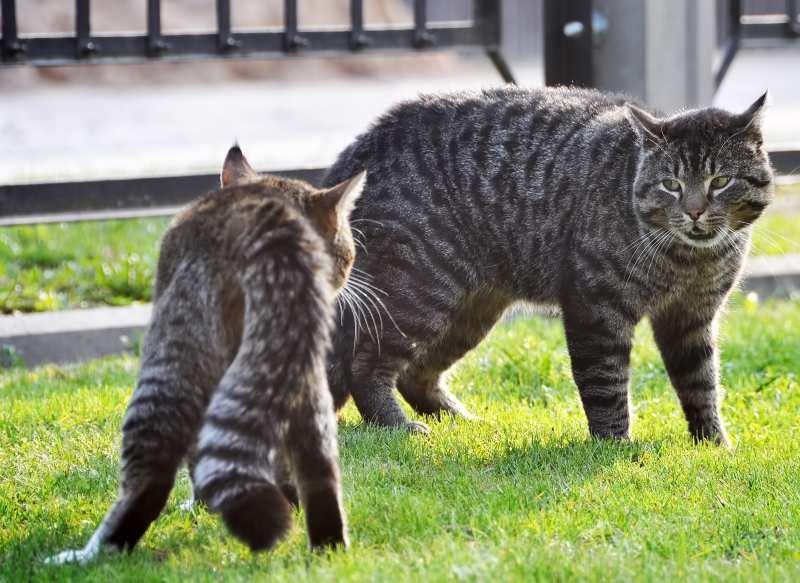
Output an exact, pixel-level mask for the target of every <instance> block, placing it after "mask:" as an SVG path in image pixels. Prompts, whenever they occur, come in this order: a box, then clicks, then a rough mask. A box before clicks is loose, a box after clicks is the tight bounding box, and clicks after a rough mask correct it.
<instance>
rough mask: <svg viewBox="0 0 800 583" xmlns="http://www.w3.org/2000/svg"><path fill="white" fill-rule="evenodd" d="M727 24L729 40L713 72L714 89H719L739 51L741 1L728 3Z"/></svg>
mask: <svg viewBox="0 0 800 583" xmlns="http://www.w3.org/2000/svg"><path fill="white" fill-rule="evenodd" d="M728 10H729V11H730V12H729V13H728V22H729V25H730V38H729V39H728V42H727V43H725V48H724V49H723V53H722V59H721V60H720V62H719V65H718V66H717V68H716V70H715V71H714V87H715V88H719V86H720V85H721V84H722V80H723V79H724V78H725V75H726V74H727V72H728V69H730V66H731V63H733V58H734V57H735V56H736V53H737V52H738V51H739V44H740V40H741V38H742V1H741V0H730V1H729V3H728Z"/></svg>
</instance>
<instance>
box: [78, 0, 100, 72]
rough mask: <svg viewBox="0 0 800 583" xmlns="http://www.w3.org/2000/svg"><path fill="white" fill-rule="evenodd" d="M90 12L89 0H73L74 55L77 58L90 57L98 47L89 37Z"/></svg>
mask: <svg viewBox="0 0 800 583" xmlns="http://www.w3.org/2000/svg"><path fill="white" fill-rule="evenodd" d="M90 35H91V12H90V9H89V0H75V36H76V39H75V40H76V42H77V46H76V56H77V58H78V59H83V58H86V57H90V56H92V55H94V54H95V53H96V52H97V49H98V48H99V47H98V45H97V43H96V42H95V41H93V40H92V38H91V36H90Z"/></svg>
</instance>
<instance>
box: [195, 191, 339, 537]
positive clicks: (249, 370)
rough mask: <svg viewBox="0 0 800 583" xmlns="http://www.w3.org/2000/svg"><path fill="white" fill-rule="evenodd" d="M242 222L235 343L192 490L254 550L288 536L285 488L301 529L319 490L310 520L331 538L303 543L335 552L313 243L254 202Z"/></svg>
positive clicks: (317, 255)
mask: <svg viewBox="0 0 800 583" xmlns="http://www.w3.org/2000/svg"><path fill="white" fill-rule="evenodd" d="M251 218H252V224H251V225H249V228H247V229H245V230H244V231H245V232H244V233H243V235H242V236H241V237H240V238H239V241H237V246H236V248H235V249H234V257H236V258H237V260H238V261H240V262H241V266H240V269H239V273H240V274H241V276H240V283H241V287H242V290H243V292H244V297H245V311H244V332H243V335H242V341H241V344H240V347H239V350H238V353H237V355H236V357H235V358H234V360H233V362H232V363H231V365H230V366H229V367H228V369H227V371H226V372H225V374H224V376H223V378H222V380H221V382H220V384H219V386H218V388H217V390H216V392H215V394H214V396H213V398H212V400H211V403H210V405H209V408H208V410H207V413H206V417H205V421H204V425H203V428H202V430H201V432H200V436H199V439H198V452H197V463H196V466H195V469H194V475H193V478H194V482H195V488H196V490H197V492H198V494H199V496H200V498H201V499H202V500H204V501H205V502H206V503H207V504H208V506H209V508H210V509H211V510H212V511H214V512H218V513H220V514H221V515H222V519H223V521H224V522H225V524H226V525H227V527H228V529H229V530H230V531H231V532H232V533H233V534H234V535H235V536H236V537H238V538H239V539H241V540H242V541H243V542H245V543H246V544H247V545H248V546H249V547H250V548H251V549H253V550H262V549H268V548H270V547H272V546H273V545H274V544H275V543H276V542H277V541H278V540H279V539H280V538H281V537H282V536H283V535H284V534H285V533H286V531H287V530H288V529H289V527H290V526H291V506H290V504H289V500H288V499H287V496H286V494H285V493H284V492H285V491H290V490H291V489H292V482H294V483H295V484H296V485H297V488H298V490H299V495H300V501H301V503H302V504H303V505H304V507H305V508H306V510H307V514H308V515H309V517H308V520H309V526H311V524H312V523H314V520H315V519H314V517H312V516H311V514H312V512H311V511H312V508H310V506H314V507H319V506H320V504H319V500H320V498H319V492H320V491H322V492H323V500H324V502H323V504H322V508H321V509H320V510H316V511H314V512H313V513H314V514H316V515H317V519H318V518H319V516H323V515H324V516H331V517H332V518H325V519H324V520H323V522H325V526H324V527H323V530H324V529H325V528H327V529H328V531H332V533H333V534H332V535H331V534H330V532H329V533H328V534H327V535H323V536H319V535H318V534H317V533H311V532H310V535H311V539H312V545H313V544H315V541H316V540H321V541H322V543H321V544H340V543H346V534H345V531H344V519H343V513H342V512H341V493H340V487H339V473H338V472H339V470H338V450H337V446H336V421H335V414H334V410H333V403H332V400H331V397H330V395H329V392H328V388H327V382H326V377H325V357H326V351H327V348H328V343H329V335H330V326H331V321H332V319H331V306H330V303H331V302H330V298H331V297H332V292H331V290H330V287H329V284H328V269H329V267H328V263H327V261H325V260H324V257H325V256H324V254H323V249H322V243H321V241H320V239H319V238H318V236H317V235H316V233H315V232H313V231H312V230H311V228H310V227H309V226H308V225H307V224H306V223H305V221H304V220H303V219H299V218H297V217H293V216H291V213H290V211H289V210H288V209H286V208H285V206H283V205H276V204H273V203H271V202H270V201H265V202H264V203H263V204H262V205H261V206H260V207H259V208H258V209H257V210H255V211H253V214H252V215H251ZM299 454H302V455H299ZM307 464H314V465H315V467H314V468H312V469H310V470H309V468H308V467H306V466H307ZM325 492H327V493H328V494H330V495H328V494H325ZM309 505H310V506H309ZM317 522H318V520H317ZM326 536H327V539H326V538H325V537H326ZM328 539H330V540H328Z"/></svg>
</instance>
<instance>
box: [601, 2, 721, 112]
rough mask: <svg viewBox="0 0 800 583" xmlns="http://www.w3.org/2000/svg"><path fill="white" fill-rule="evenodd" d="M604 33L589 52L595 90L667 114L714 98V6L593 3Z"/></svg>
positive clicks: (702, 3) (701, 104) (706, 4)
mask: <svg viewBox="0 0 800 583" xmlns="http://www.w3.org/2000/svg"><path fill="white" fill-rule="evenodd" d="M595 9H596V10H597V11H598V12H599V13H600V14H602V15H603V16H604V17H605V19H606V20H607V22H608V29H607V32H606V34H604V35H603V38H602V39H601V40H600V41H599V42H598V43H596V46H595V48H594V73H595V81H596V84H597V86H598V87H600V88H602V89H607V90H611V91H622V92H624V93H627V94H628V95H631V96H632V97H635V98H638V99H641V100H642V101H644V102H646V103H647V104H649V105H651V106H653V107H656V108H659V109H663V110H665V111H673V110H675V109H679V108H681V107H687V106H688V107H691V106H704V105H710V104H711V99H712V98H713V96H714V88H715V83H714V68H713V59H714V52H715V43H716V12H715V4H714V2H708V1H705V0H703V1H699V2H698V1H696V0H670V1H669V2H664V1H662V0H595Z"/></svg>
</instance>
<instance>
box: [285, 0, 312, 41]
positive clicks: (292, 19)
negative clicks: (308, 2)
mask: <svg viewBox="0 0 800 583" xmlns="http://www.w3.org/2000/svg"><path fill="white" fill-rule="evenodd" d="M283 19H284V26H285V28H286V31H285V33H284V34H285V37H284V39H285V40H284V50H285V51H286V52H289V53H291V52H295V51H298V50H300V49H302V48H305V47H307V46H308V44H309V41H308V39H307V38H305V37H303V36H300V34H299V33H298V32H297V26H298V23H297V0H285V1H284V5H283Z"/></svg>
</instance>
